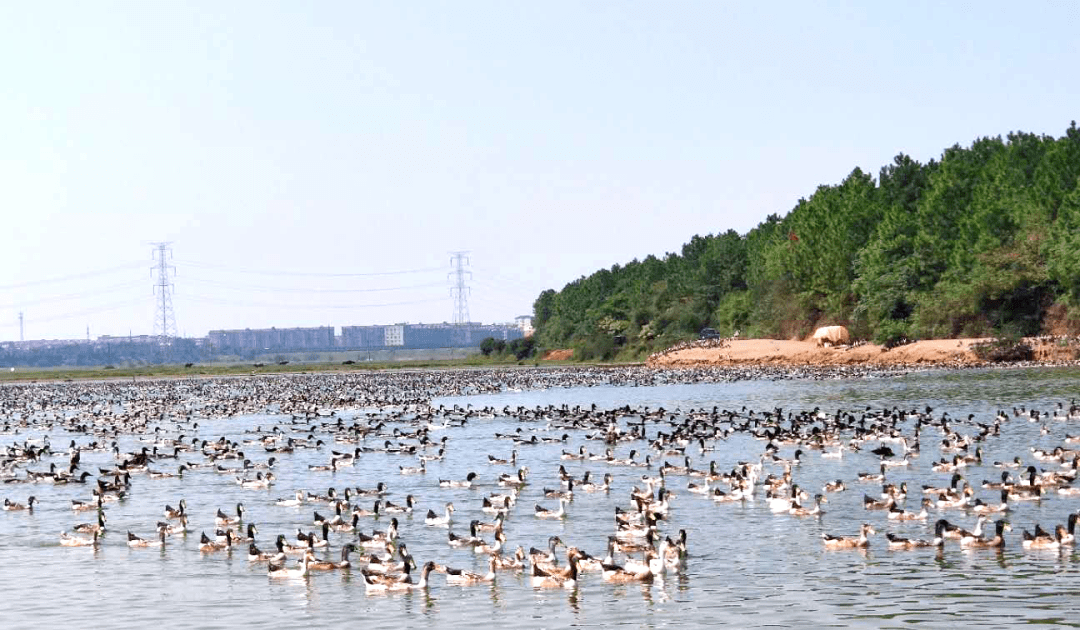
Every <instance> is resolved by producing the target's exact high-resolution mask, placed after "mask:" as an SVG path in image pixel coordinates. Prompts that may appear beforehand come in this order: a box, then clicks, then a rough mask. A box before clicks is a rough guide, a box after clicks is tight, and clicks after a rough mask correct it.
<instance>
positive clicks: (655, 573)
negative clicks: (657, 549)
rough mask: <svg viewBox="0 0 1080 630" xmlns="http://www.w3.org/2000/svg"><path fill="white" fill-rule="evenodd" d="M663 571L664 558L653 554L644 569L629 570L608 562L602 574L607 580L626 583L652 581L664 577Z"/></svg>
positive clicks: (603, 566) (604, 565)
mask: <svg viewBox="0 0 1080 630" xmlns="http://www.w3.org/2000/svg"><path fill="white" fill-rule="evenodd" d="M663 572H664V561H663V559H662V558H661V557H660V556H658V555H653V556H652V557H650V558H649V560H648V563H647V564H646V567H645V568H644V570H628V569H627V568H626V567H621V566H619V565H617V564H610V563H607V564H603V565H602V570H601V574H600V575H601V577H602V578H603V579H604V581H605V582H614V583H617V584H625V583H628V582H652V581H653V580H654V579H656V578H658V577H662V576H663Z"/></svg>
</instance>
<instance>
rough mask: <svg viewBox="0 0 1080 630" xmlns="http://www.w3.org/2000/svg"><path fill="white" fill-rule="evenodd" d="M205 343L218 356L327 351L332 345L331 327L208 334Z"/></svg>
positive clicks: (214, 331)
mask: <svg viewBox="0 0 1080 630" xmlns="http://www.w3.org/2000/svg"><path fill="white" fill-rule="evenodd" d="M208 341H209V343H210V345H211V346H212V347H213V348H214V350H216V351H221V352H229V351H235V350H255V351H259V350H329V349H332V348H333V347H334V345H335V337H334V327H333V326H319V327H317V328H261V329H255V330H252V329H250V328H245V329H243V330H211V331H210V333H209V335H208Z"/></svg>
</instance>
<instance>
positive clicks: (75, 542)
mask: <svg viewBox="0 0 1080 630" xmlns="http://www.w3.org/2000/svg"><path fill="white" fill-rule="evenodd" d="M99 538H100V534H98V532H96V531H95V532H94V533H93V535H92V537H91V538H83V537H82V536H72V535H71V534H69V533H67V532H60V546H61V547H96V546H97V545H98V543H99Z"/></svg>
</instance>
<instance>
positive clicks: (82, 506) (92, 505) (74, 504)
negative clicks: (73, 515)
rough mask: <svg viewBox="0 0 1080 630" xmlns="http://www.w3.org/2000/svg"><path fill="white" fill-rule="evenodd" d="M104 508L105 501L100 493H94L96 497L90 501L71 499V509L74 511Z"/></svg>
mask: <svg viewBox="0 0 1080 630" xmlns="http://www.w3.org/2000/svg"><path fill="white" fill-rule="evenodd" d="M103 509H105V502H104V501H103V500H102V499H101V495H100V494H96V495H94V499H93V500H90V501H80V500H78V499H72V500H71V510H72V511H73V512H88V511H90V510H103Z"/></svg>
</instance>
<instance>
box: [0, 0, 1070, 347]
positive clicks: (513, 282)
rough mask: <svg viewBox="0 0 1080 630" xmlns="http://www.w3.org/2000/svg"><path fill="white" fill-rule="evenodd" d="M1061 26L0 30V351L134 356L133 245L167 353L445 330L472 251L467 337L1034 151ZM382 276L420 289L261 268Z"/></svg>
mask: <svg viewBox="0 0 1080 630" xmlns="http://www.w3.org/2000/svg"><path fill="white" fill-rule="evenodd" d="M1078 13H1080V4H1078V3H1076V2H1033V3H1011V2H1010V3H1004V2H1000V3H999V2H993V3H991V2H977V3H961V2H940V3H939V2H932V3H924V2H903V3H891V4H890V5H889V6H884V5H882V4H878V3H857V2H813V3H803V2H797V3H758V2H746V3H724V2H664V3H660V2H651V3H647V2H612V3H601V2H584V3H568V2H544V3H531V4H528V3H508V2H445V3H435V2H420V3H392V2H385V3H362V2H313V3H299V2H266V1H262V0H260V1H257V2H221V1H220V0H218V1H213V2H143V1H139V2H40V3H29V2H28V3H14V2H9V3H5V4H4V6H3V7H0V60H2V61H0V64H2V66H0V67H2V69H3V71H2V72H0V207H2V209H3V215H2V216H3V224H4V230H3V236H2V237H0V340H11V339H17V338H18V334H19V331H18V324H17V322H18V320H17V314H18V312H19V311H20V310H21V311H24V312H25V313H26V337H27V338H28V339H37V338H57V337H60V338H62V337H83V336H85V334H86V327H87V326H88V325H89V326H90V334H91V336H92V337H97V336H98V335H102V334H113V335H121V334H127V333H128V331H132V332H134V333H135V334H139V333H151V332H153V321H152V320H153V316H154V298H153V295H152V293H151V280H150V275H149V267H150V264H151V260H150V250H151V246H150V243H151V242H153V241H161V240H170V241H173V243H174V244H173V251H174V254H175V261H174V262H175V264H176V269H177V275H176V279H175V284H176V290H175V296H174V305H175V311H176V317H177V322H178V325H179V328H180V330H181V331H182V332H183V333H185V334H187V335H188V336H196V335H204V334H206V332H207V331H208V330H210V329H212V328H243V327H252V328H254V327H269V326H278V327H282V326H306V325H311V326H314V325H335V326H341V325H352V324H368V323H390V322H397V321H409V322H433V321H445V320H449V319H451V317H452V313H453V310H452V307H453V305H452V302H451V300H450V294H449V291H448V287H449V281H448V277H447V274H448V272H449V271H450V268H449V258H450V254H449V252H451V251H453V250H470V251H471V254H470V262H471V271H472V282H471V283H470V285H471V288H472V291H471V295H470V301H469V308H470V315H471V319H473V320H478V321H484V322H492V321H506V320H509V319H512V318H513V317H514V316H515V315H520V314H524V313H528V312H530V311H531V308H532V301H533V300H534V299H535V297H536V296H537V294H539V292H540V291H541V290H543V289H546V288H556V289H558V288H561V287H562V286H563V285H565V284H566V283H567V282H569V281H572V280H574V279H575V278H577V277H580V276H581V275H587V274H590V273H592V272H593V271H595V270H597V269H598V268H601V267H610V266H611V265H613V264H615V263H620V264H622V263H625V262H628V261H630V260H632V259H634V258H643V257H645V256H647V255H649V254H655V255H657V256H663V255H664V253H665V252H671V251H678V250H679V248H680V246H681V245H682V244H683V243H685V242H686V241H687V240H689V239H690V237H691V236H693V235H694V234H707V233H716V232H722V231H725V230H727V229H729V228H732V229H735V230H737V231H739V232H740V233H745V232H746V231H747V230H749V229H751V228H752V227H754V226H755V225H756V224H757V223H758V222H760V221H761V220H762V219H763V218H764V217H765V216H766V215H768V214H770V213H779V214H784V213H786V212H788V211H789V210H790V209H791V208H792V207H793V206H794V204H795V202H796V201H797V200H798V199H799V198H800V197H803V196H808V195H809V194H811V193H812V192H813V191H814V189H815V188H816V187H817V186H818V185H819V184H824V183H835V182H838V181H840V180H841V179H843V178H844V177H845V176H846V175H847V174H848V173H849V172H850V171H851V170H852V168H853V167H855V166H860V167H862V168H863V169H866V170H869V171H870V172H872V173H874V174H876V173H877V170H878V169H879V168H880V167H881V166H882V165H884V164H886V163H888V162H889V161H891V159H892V158H893V156H895V155H896V154H897V153H899V152H905V153H908V154H910V155H912V156H914V157H915V158H917V159H919V160H922V161H925V160H928V159H930V158H935V157H938V156H939V155H940V153H941V151H942V150H943V149H944V148H945V147H947V146H950V145H952V144H954V143H960V144H969V143H970V142H971V141H972V140H973V139H975V138H976V137H980V136H993V135H999V134H1001V135H1003V134H1006V133H1008V132H1010V131H1014V130H1022V131H1030V132H1035V133H1045V134H1049V135H1053V136H1060V135H1061V134H1062V133H1063V132H1064V130H1065V128H1066V127H1067V126H1068V124H1069V121H1070V120H1073V119H1076V118H1080V87H1078V85H1080V82H1078V81H1077V80H1076V72H1077V64H1078V62H1080V44H1078V42H1080V37H1077V35H1076V34H1077V33H1078V32H1080V23H1078V20H1077V16H1078ZM404 270H426V271H417V272H416V273H409V274H398V275H383V276H329V275H326V276H323V275H286V274H284V273H281V272H291V273H294V274H300V273H304V274H332V273H337V274H364V273H383V272H394V271H404ZM99 271H103V273H96V272H99ZM87 272H90V273H91V275H88V276H83V277H73V276H78V275H79V274H86V273H87ZM251 272H258V273H251ZM55 278H64V280H62V281H57V282H52V281H49V280H52V279H55Z"/></svg>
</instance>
